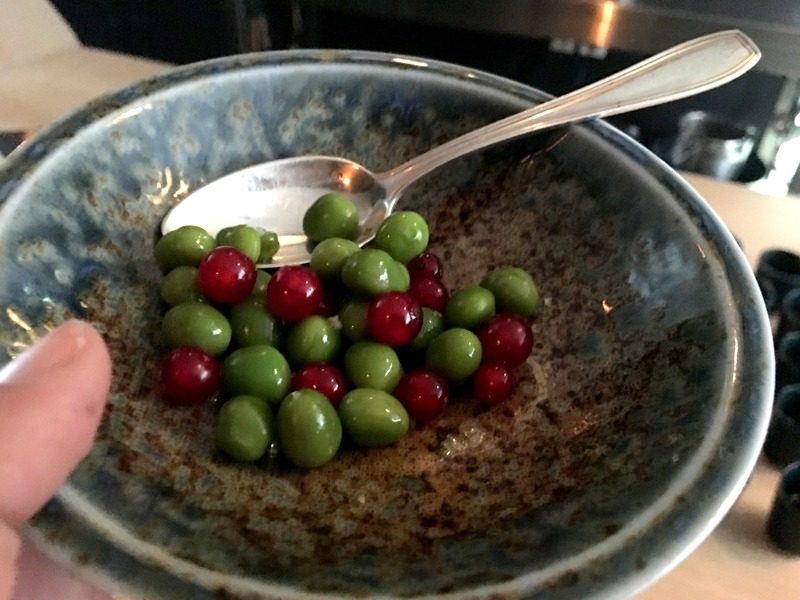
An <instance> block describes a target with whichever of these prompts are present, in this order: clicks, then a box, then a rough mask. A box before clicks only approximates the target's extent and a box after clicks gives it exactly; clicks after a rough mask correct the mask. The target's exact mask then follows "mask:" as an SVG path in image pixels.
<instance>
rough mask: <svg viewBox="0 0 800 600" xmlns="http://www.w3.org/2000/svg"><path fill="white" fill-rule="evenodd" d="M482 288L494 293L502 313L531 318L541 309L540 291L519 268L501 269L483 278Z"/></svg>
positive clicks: (498, 308)
mask: <svg viewBox="0 0 800 600" xmlns="http://www.w3.org/2000/svg"><path fill="white" fill-rule="evenodd" d="M481 286H483V287H485V288H486V289H487V290H489V291H490V292H492V294H494V297H495V302H496V303H497V310H498V311H500V312H511V313H516V314H518V315H520V316H522V317H530V316H532V315H534V314H536V311H537V310H538V309H539V290H538V289H537V288H536V284H535V283H534V281H533V278H532V277H531V276H530V274H529V273H528V272H527V271H525V270H523V269H520V268H518V267H500V268H498V269H494V270H493V271H491V272H490V273H489V274H488V275H486V277H484V278H483V281H482V282H481Z"/></svg>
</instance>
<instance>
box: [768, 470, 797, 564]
mask: <svg viewBox="0 0 800 600" xmlns="http://www.w3.org/2000/svg"><path fill="white" fill-rule="evenodd" d="M767 534H768V535H769V537H770V538H771V539H772V541H773V542H774V543H775V545H776V546H778V548H780V549H781V550H783V551H784V552H787V553H790V554H800V463H794V464H792V465H790V466H788V467H786V469H784V471H783V473H781V482H780V485H779V486H778V491H777V493H776V494H775V500H774V501H773V504H772V510H771V511H770V514H769V519H768V521H767Z"/></svg>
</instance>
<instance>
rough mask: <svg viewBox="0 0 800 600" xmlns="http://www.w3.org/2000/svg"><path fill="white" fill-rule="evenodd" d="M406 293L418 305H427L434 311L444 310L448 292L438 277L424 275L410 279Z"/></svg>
mask: <svg viewBox="0 0 800 600" xmlns="http://www.w3.org/2000/svg"><path fill="white" fill-rule="evenodd" d="M408 293H409V294H411V295H412V296H413V297H414V299H415V300H416V301H417V302H419V304H420V306H427V307H428V308H432V309H433V310H435V311H436V312H440V313H441V312H444V309H445V307H446V306H447V301H448V300H449V299H450V294H448V293H447V288H446V287H444V284H443V283H442V282H441V281H439V280H438V279H434V278H432V277H425V278H423V279H412V280H411V286H410V287H409V288H408Z"/></svg>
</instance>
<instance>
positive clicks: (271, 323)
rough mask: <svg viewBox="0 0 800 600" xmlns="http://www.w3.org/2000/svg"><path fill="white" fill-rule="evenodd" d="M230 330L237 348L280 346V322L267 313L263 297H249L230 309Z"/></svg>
mask: <svg viewBox="0 0 800 600" xmlns="http://www.w3.org/2000/svg"><path fill="white" fill-rule="evenodd" d="M231 330H232V332H233V341H234V342H236V344H237V345H239V346H255V345H258V344H267V345H269V346H274V347H276V348H277V347H278V346H280V345H281V322H280V321H279V320H278V319H276V318H275V317H273V316H272V315H271V314H270V313H269V311H267V307H266V305H265V301H264V297H263V296H261V297H258V296H251V297H250V298H248V299H247V300H245V301H244V302H241V303H240V304H237V305H236V306H234V307H233V308H231Z"/></svg>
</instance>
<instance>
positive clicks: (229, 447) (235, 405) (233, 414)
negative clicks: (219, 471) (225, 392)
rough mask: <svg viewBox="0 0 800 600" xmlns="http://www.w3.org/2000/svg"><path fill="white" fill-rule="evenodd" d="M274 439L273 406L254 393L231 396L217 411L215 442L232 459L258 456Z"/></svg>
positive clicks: (257, 457)
mask: <svg viewBox="0 0 800 600" xmlns="http://www.w3.org/2000/svg"><path fill="white" fill-rule="evenodd" d="M273 439H275V422H274V419H273V416H272V410H271V409H270V407H269V406H268V405H267V403H266V401H265V400H262V399H261V398H257V397H256V396H236V397H235V398H231V399H230V400H228V401H227V402H226V403H225V404H223V405H222V408H221V409H220V410H219V412H218V413H217V417H216V420H215V422H214V444H215V445H216V446H217V448H219V449H220V450H222V451H223V452H225V454H227V455H228V456H230V457H231V458H233V459H236V460H240V461H247V462H250V461H254V460H258V459H259V458H261V457H262V456H264V453H265V452H266V451H267V449H268V448H269V445H270V444H271V443H272V440H273Z"/></svg>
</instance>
